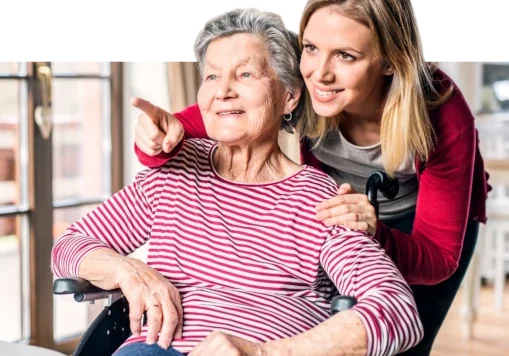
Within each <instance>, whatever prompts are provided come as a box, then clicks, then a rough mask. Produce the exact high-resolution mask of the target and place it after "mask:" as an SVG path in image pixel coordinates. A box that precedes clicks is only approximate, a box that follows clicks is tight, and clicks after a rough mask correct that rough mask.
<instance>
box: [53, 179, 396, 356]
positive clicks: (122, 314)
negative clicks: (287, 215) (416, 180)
mask: <svg viewBox="0 0 509 356" xmlns="http://www.w3.org/2000/svg"><path fill="white" fill-rule="evenodd" d="M378 191H380V192H381V193H382V194H383V196H384V197H386V198H387V199H393V198H395V197H396V195H397V194H398V191H399V182H398V180H397V179H396V178H395V179H391V178H389V177H388V176H387V174H386V173H385V172H382V171H373V172H371V173H370V175H369V176H368V180H367V182H366V192H365V194H366V195H367V197H368V200H369V201H370V203H371V204H372V205H373V207H374V208H375V212H376V215H377V217H378V212H379V210H378V199H377V195H378ZM53 294H55V295H61V294H74V300H75V301H76V302H90V303H94V301H96V300H99V299H106V298H107V299H108V305H107V306H106V307H105V308H104V309H103V310H102V312H101V313H100V314H99V315H98V316H97V318H96V319H95V320H94V321H93V322H92V324H91V325H90V326H89V328H88V329H87V330H86V331H85V333H84V334H83V337H82V338H81V340H80V342H79V344H78V347H77V348H76V350H75V351H74V353H73V356H90V355H94V356H111V355H113V353H114V352H115V351H116V350H117V349H118V348H119V347H120V345H122V344H123V343H124V341H125V340H126V339H127V338H128V337H129V336H131V330H130V326H129V324H130V322H129V304H128V302H127V299H126V298H125V297H124V296H123V295H122V291H121V290H120V289H115V290H110V291H106V290H102V289H100V288H98V287H96V286H94V285H92V284H91V283H90V282H88V281H87V280H84V279H81V278H61V279H57V280H55V282H54V283H53ZM356 303H357V301H356V299H355V298H353V297H350V296H342V295H338V296H335V297H334V298H333V300H332V302H331V308H330V313H331V316H332V315H334V314H336V313H338V312H341V311H343V310H347V309H350V308H351V307H353V306H354V305H355V304H356ZM143 322H144V323H145V322H146V320H144V321H143Z"/></svg>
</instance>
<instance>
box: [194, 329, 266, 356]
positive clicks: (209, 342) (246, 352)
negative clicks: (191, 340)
mask: <svg viewBox="0 0 509 356" xmlns="http://www.w3.org/2000/svg"><path fill="white" fill-rule="evenodd" d="M216 355H221V356H262V355H263V352H262V345H261V344H259V343H256V342H252V341H248V340H245V339H242V338H240V337H237V336H233V335H230V334H226V333H224V332H222V331H214V332H212V333H211V334H210V335H209V336H207V337H206V338H205V340H203V341H202V342H200V343H199V344H198V345H196V347H195V348H194V349H193V351H191V353H189V354H188V356H216Z"/></svg>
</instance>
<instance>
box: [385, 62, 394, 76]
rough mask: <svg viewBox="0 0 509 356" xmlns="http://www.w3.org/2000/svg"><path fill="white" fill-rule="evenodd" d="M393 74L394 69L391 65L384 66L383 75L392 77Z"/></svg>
mask: <svg viewBox="0 0 509 356" xmlns="http://www.w3.org/2000/svg"><path fill="white" fill-rule="evenodd" d="M393 74H394V67H393V66H392V64H390V63H388V64H386V65H385V66H384V71H383V75H393Z"/></svg>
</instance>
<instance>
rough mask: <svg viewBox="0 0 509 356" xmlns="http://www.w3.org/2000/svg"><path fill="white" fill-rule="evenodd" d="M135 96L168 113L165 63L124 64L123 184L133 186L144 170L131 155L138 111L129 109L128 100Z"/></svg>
mask: <svg viewBox="0 0 509 356" xmlns="http://www.w3.org/2000/svg"><path fill="white" fill-rule="evenodd" d="M134 96H138V97H140V98H143V99H145V100H148V101H150V102H152V103H153V104H154V105H157V106H160V107H162V108H163V109H165V110H170V99H169V94H168V85H167V80H166V63H164V62H125V63H124V108H123V111H124V132H123V135H124V183H125V184H128V183H130V182H132V180H133V179H134V176H135V175H136V173H137V172H139V171H140V170H142V169H143V166H142V165H141V164H140V163H139V162H138V160H137V159H136V156H135V155H134V150H133V145H134V125H135V124H136V121H137V119H138V115H139V114H140V110H138V109H136V108H134V107H132V106H131V98H132V97H134Z"/></svg>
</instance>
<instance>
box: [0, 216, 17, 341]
mask: <svg viewBox="0 0 509 356" xmlns="http://www.w3.org/2000/svg"><path fill="white" fill-rule="evenodd" d="M20 219H21V218H20V217H16V216H9V217H0V281H1V283H2V288H0V315H1V319H0V340H1V341H16V340H20V339H21V338H22V335H21V307H22V298H21V258H20V256H21V254H20V248H19V247H20V242H19V237H20V236H21V231H20V224H19V220H20Z"/></svg>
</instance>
